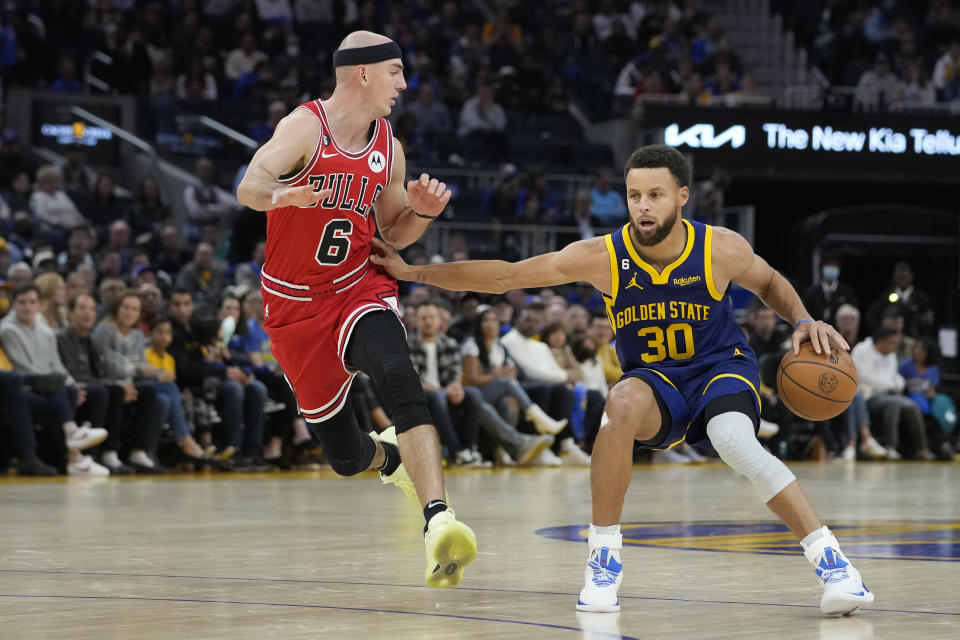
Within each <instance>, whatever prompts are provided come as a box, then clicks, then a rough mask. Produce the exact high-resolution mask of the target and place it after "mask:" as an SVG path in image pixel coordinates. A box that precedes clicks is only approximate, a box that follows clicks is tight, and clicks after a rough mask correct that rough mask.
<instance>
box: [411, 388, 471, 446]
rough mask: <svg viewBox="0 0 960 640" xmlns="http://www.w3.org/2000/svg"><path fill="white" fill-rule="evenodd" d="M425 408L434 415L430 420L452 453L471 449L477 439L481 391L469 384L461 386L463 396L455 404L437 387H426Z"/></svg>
mask: <svg viewBox="0 0 960 640" xmlns="http://www.w3.org/2000/svg"><path fill="white" fill-rule="evenodd" d="M424 395H426V397H427V408H428V409H429V410H430V416H431V417H432V418H433V424H434V426H436V428H437V433H438V434H439V435H440V441H441V442H442V443H443V444H444V446H446V448H447V452H448V453H449V455H450V456H451V457H452V456H453V455H454V454H455V453H456V452H457V451H462V450H463V449H470V448H472V447H473V446H474V445H475V444H476V443H477V435H478V433H479V431H480V425H479V423H478V422H477V413H478V411H479V410H480V406H481V405H482V404H483V398H482V397H481V396H480V392H479V391H478V390H476V389H472V388H471V387H465V388H464V394H463V400H461V401H460V404H454V403H453V402H451V401H450V399H449V398H448V397H447V394H446V393H445V392H444V391H443V390H440V389H433V390H425V391H424Z"/></svg>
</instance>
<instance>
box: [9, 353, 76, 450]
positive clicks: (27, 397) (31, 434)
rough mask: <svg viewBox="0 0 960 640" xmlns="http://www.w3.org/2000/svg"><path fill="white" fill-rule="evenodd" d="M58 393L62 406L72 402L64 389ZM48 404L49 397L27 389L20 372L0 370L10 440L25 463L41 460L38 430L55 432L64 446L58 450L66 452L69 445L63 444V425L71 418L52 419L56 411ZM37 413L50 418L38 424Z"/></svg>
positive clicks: (55, 436) (55, 435)
mask: <svg viewBox="0 0 960 640" xmlns="http://www.w3.org/2000/svg"><path fill="white" fill-rule="evenodd" d="M57 394H59V395H60V396H61V397H59V398H58V400H57V401H58V402H60V403H61V404H65V403H67V402H69V400H68V399H67V394H66V390H64V389H61V390H60V391H58V392H57ZM57 394H54V395H57ZM47 405H48V400H47V399H46V398H44V397H43V396H41V395H39V394H36V393H33V392H32V391H27V390H26V389H24V388H23V377H22V376H21V375H20V374H19V373H16V372H13V371H0V407H2V408H3V410H4V412H5V413H6V419H7V420H6V422H7V426H8V427H9V429H8V431H9V433H10V439H11V441H12V443H13V448H14V450H15V451H16V453H17V457H19V458H20V459H21V460H23V459H28V458H36V457H37V446H38V443H37V428H38V427H39V428H40V429H41V430H42V431H50V432H53V433H52V437H53V438H59V440H60V447H59V448H58V449H57V451H60V452H65V451H66V445H65V444H64V442H63V441H64V433H63V422H66V421H67V420H69V418H67V420H63V421H62V422H57V421H56V420H51V419H49V418H51V417H52V416H53V412H52V411H51V410H50V409H49V408H48V407H47ZM61 408H62V407H61ZM37 414H42V415H43V416H44V417H46V418H47V419H46V420H44V421H43V422H39V421H36V420H35V417H36V416H37ZM50 439H51V438H50V437H47V438H44V440H45V441H46V440H50ZM47 457H50V456H47ZM59 466H63V464H62V463H61V464H60V465H59Z"/></svg>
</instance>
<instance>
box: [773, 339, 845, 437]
mask: <svg viewBox="0 0 960 640" xmlns="http://www.w3.org/2000/svg"><path fill="white" fill-rule="evenodd" d="M777 389H778V390H779V392H780V399H781V400H782V401H783V404H784V405H785V406H786V407H787V409H789V410H790V411H792V412H793V413H794V414H795V415H796V416H798V417H800V418H804V419H806V420H829V419H830V418H833V417H835V416H838V415H840V414H841V413H843V411H844V409H846V408H847V407H848V406H849V405H850V402H851V401H852V400H853V395H854V394H855V393H856V392H857V367H856V365H854V364H853V358H851V357H850V354H849V353H847V352H846V351H844V350H843V349H841V348H840V347H837V346H834V345H830V353H817V352H816V351H814V350H813V344H811V343H810V341H809V340H808V341H807V342H804V343H803V344H801V345H800V353H798V354H797V355H794V354H793V350H792V349H791V350H790V351H788V352H787V353H786V354H785V355H784V356H783V359H782V360H781V361H780V367H779V368H778V369H777Z"/></svg>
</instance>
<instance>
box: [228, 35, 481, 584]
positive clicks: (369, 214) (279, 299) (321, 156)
mask: <svg viewBox="0 0 960 640" xmlns="http://www.w3.org/2000/svg"><path fill="white" fill-rule="evenodd" d="M400 58H401V53H400V48H399V47H398V46H397V44H396V43H395V42H393V41H392V40H390V39H389V38H387V37H385V36H382V35H379V34H376V33H371V32H368V31H355V32H353V33H351V34H349V35H348V36H347V37H346V38H344V40H343V42H341V43H340V47H339V48H338V50H337V51H336V53H335V54H334V57H333V62H334V67H335V68H336V79H337V86H336V89H335V90H334V92H333V95H332V96H331V97H330V99H329V100H326V101H324V102H321V101H319V100H314V101H312V102H308V103H306V104H302V105H300V106H299V107H297V108H296V109H294V110H293V112H292V113H290V114H289V115H287V117H285V118H284V119H283V120H281V121H280V123H279V124H278V125H277V128H276V131H275V132H274V134H273V137H272V138H271V139H270V140H269V141H268V142H267V143H266V144H264V145H263V147H261V148H260V149H259V150H258V151H257V153H256V155H254V157H253V159H252V160H251V161H250V165H249V168H248V169H247V171H246V174H245V175H244V177H243V180H242V182H241V183H240V185H239V187H238V188H237V199H238V200H239V201H240V202H241V204H244V205H246V206H248V207H250V208H251V209H256V210H258V211H266V212H267V248H266V260H265V262H264V265H263V272H262V283H263V284H262V288H263V301H264V315H265V317H266V320H265V324H264V326H265V329H266V330H267V333H268V334H269V335H270V340H271V348H272V350H273V353H274V355H275V356H276V358H277V362H279V363H280V366H281V367H282V368H283V371H284V373H285V374H286V376H287V380H288V381H289V382H290V385H291V387H292V388H293V390H294V393H295V395H296V398H297V403H298V405H299V408H300V412H301V413H302V414H303V417H304V418H305V419H306V420H307V422H309V423H311V425H312V428H313V432H314V434H315V436H316V437H317V438H318V439H319V441H320V444H321V446H322V447H323V450H324V453H326V455H327V458H328V459H329V461H330V464H331V466H332V467H333V469H334V470H335V471H336V472H337V473H339V474H340V475H344V476H350V475H354V474H356V473H359V472H361V471H365V470H367V469H376V470H378V471H379V472H380V474H381V477H382V478H383V480H384V482H389V483H393V484H396V485H398V486H399V487H400V488H401V489H403V491H404V492H405V493H406V494H407V495H408V496H410V497H411V498H413V499H414V500H419V505H420V506H421V507H423V514H424V518H425V520H426V525H425V526H424V540H425V544H426V551H427V570H426V581H427V584H428V585H430V586H434V587H453V586H456V585H458V584H459V583H460V580H461V579H462V573H463V569H464V567H465V566H466V565H468V564H469V563H470V562H472V561H473V559H474V558H475V557H476V553H477V542H476V537H475V536H474V534H473V531H471V530H470V528H469V527H467V526H466V525H465V524H463V523H461V522H459V521H458V520H456V517H455V515H454V513H453V511H452V510H450V509H448V507H447V504H446V500H445V498H446V495H445V491H444V483H443V468H442V465H441V453H440V441H439V439H438V437H437V432H436V429H435V428H434V426H433V425H432V423H431V418H430V412H429V411H428V410H427V403H426V398H425V397H424V394H423V389H422V387H421V385H420V379H419V377H418V376H417V373H416V371H415V370H414V368H413V364H412V363H411V361H410V355H409V352H408V350H407V341H406V334H405V332H404V329H403V325H402V324H401V323H400V318H399V316H398V302H397V282H396V280H394V279H393V278H392V277H391V276H390V275H389V274H387V273H386V272H385V271H384V270H383V269H382V268H381V267H379V266H377V265H374V264H372V263H371V262H370V241H371V239H372V238H373V236H374V235H375V234H376V232H377V231H378V230H379V232H380V235H381V236H382V237H383V239H384V240H385V241H386V242H388V243H389V244H390V245H391V246H393V247H396V248H402V247H405V246H407V245H409V244H411V243H412V242H415V241H416V240H417V239H418V238H419V237H420V236H421V235H423V233H424V231H426V229H427V227H428V226H429V225H430V223H431V222H432V221H433V220H434V219H436V218H437V216H439V215H440V213H441V212H442V211H443V208H444V206H446V204H447V202H448V201H449V200H450V192H449V191H448V190H447V188H446V185H444V184H443V183H442V182H438V181H437V180H435V179H430V177H429V176H428V175H426V174H422V175H421V176H420V178H419V179H418V180H411V181H410V182H409V183H407V184H406V186H404V180H405V179H406V159H405V157H404V154H403V149H402V147H401V146H400V143H399V142H398V141H397V140H396V139H395V138H394V137H393V133H392V131H391V128H390V123H389V122H388V121H387V120H386V119H385V118H384V117H385V116H387V115H388V114H389V113H390V110H391V107H393V105H394V104H395V103H396V99H397V97H398V96H399V94H400V91H402V90H403V89H405V88H406V86H407V84H406V82H405V81H404V79H403V64H402V62H401V60H400ZM358 371H363V372H364V373H366V374H367V375H369V376H370V378H371V379H372V380H373V384H374V385H375V386H376V389H377V392H378V394H379V395H380V397H381V399H382V401H383V404H384V408H385V409H386V410H387V411H388V413H389V414H390V416H391V417H392V418H393V420H394V422H395V425H396V431H395V432H394V429H393V428H392V427H391V428H390V429H388V430H387V431H385V432H384V433H382V434H380V435H379V436H376V435H368V434H366V433H364V432H363V431H362V430H361V429H360V427H359V425H358V423H357V420H356V417H355V415H354V412H353V407H352V406H351V402H350V394H349V391H350V383H351V382H352V380H353V376H354V375H355V374H356V373H357V372H358ZM401 460H402V463H401Z"/></svg>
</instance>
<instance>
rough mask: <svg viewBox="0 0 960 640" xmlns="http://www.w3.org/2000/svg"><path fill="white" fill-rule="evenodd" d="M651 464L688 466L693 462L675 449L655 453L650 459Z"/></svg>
mask: <svg viewBox="0 0 960 640" xmlns="http://www.w3.org/2000/svg"><path fill="white" fill-rule="evenodd" d="M650 461H651V462H666V463H670V464H687V463H689V462H693V461H692V460H691V459H690V458H688V457H687V456H685V455H683V454H682V453H680V452H679V451H674V450H673V449H665V450H663V451H654V452H653V456H651V458H650Z"/></svg>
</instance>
